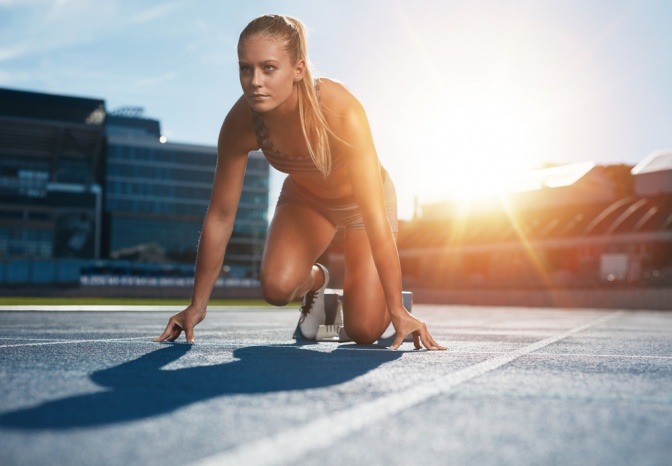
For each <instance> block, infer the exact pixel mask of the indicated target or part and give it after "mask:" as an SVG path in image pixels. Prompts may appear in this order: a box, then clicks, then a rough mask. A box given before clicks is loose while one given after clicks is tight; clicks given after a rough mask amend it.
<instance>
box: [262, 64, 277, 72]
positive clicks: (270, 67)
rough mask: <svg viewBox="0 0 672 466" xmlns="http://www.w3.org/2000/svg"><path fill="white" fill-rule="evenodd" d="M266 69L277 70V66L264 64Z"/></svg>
mask: <svg viewBox="0 0 672 466" xmlns="http://www.w3.org/2000/svg"><path fill="white" fill-rule="evenodd" d="M264 70H265V71H275V66H273V65H266V66H264Z"/></svg>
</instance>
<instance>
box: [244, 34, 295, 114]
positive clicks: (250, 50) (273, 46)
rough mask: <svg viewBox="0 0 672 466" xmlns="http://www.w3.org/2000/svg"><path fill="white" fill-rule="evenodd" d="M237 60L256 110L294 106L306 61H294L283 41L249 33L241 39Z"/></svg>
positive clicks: (246, 97) (245, 91)
mask: <svg viewBox="0 0 672 466" xmlns="http://www.w3.org/2000/svg"><path fill="white" fill-rule="evenodd" d="M238 62H239V65H240V85H241V86H242V88H243V93H244V95H245V99H246V100H247V102H248V103H249V104H250V106H251V107H252V108H253V109H254V110H255V111H257V112H259V113H263V112H268V111H270V110H275V109H278V108H279V109H283V108H287V109H293V108H294V107H293V106H294V104H295V98H296V96H295V93H294V88H295V87H294V83H295V82H297V81H300V80H301V78H302V77H303V71H304V68H305V64H304V62H303V61H299V62H298V63H296V64H292V61H291V58H290V56H289V54H288V53H287V52H286V50H285V47H284V44H283V43H282V42H280V41H279V40H277V39H275V38H272V37H268V36H264V35H260V34H256V35H254V36H251V37H248V38H247V39H245V41H244V42H242V43H241V46H240V48H239V51H238ZM283 104H284V105H283Z"/></svg>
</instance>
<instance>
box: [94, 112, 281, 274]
mask: <svg viewBox="0 0 672 466" xmlns="http://www.w3.org/2000/svg"><path fill="white" fill-rule="evenodd" d="M106 126H107V160H106V164H105V168H106V170H105V171H106V177H105V208H104V212H105V220H106V221H105V224H106V225H107V228H106V234H107V241H106V244H107V245H108V248H109V250H108V251H107V253H108V255H109V256H110V257H112V258H132V259H141V260H146V261H152V262H157V261H164V262H188V263H193V262H194V260H195V253H196V245H197V242H198V237H199V234H200V230H201V223H202V221H203V217H204V215H205V212H206V209H207V207H208V203H209V200H210V191H211V189H212V179H213V174H214V169H215V163H216V159H217V150H216V148H215V147H211V146H200V145H193V144H178V143H170V142H165V140H164V139H162V138H161V132H160V125H159V122H158V121H157V120H152V119H147V118H143V117H141V116H139V115H130V116H129V115H128V114H127V113H126V114H123V115H122V114H115V113H112V114H111V115H109V116H108V119H107V125H106ZM268 182H269V165H268V162H267V161H266V159H265V158H264V157H263V155H262V154H261V153H260V152H252V153H250V156H249V159H248V165H247V170H246V173H245V181H244V184H243V193H242V195H241V200H240V205H239V208H238V217H237V219H236V224H235V227H234V232H233V235H232V237H231V240H230V242H229V246H228V248H227V255H226V263H225V267H226V270H227V271H228V273H230V274H231V275H233V276H256V275H257V274H258V265H259V262H260V261H261V253H262V250H263V246H264V242H265V239H266V230H267V229H268V220H267V211H268V188H269V185H268Z"/></svg>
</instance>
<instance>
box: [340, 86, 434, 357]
mask: <svg viewBox="0 0 672 466" xmlns="http://www.w3.org/2000/svg"><path fill="white" fill-rule="evenodd" d="M342 93H344V95H343V96H339V100H340V101H341V102H344V104H343V105H344V106H343V107H341V108H340V110H341V112H342V113H341V112H339V113H340V118H339V119H338V121H337V123H336V125H334V128H333V129H334V132H335V136H337V137H336V138H334V139H340V141H334V146H335V147H334V148H335V149H336V150H338V151H340V152H342V153H343V154H344V156H345V160H346V167H347V170H348V175H349V178H350V182H351V184H352V189H353V193H354V196H355V199H356V200H357V202H358V204H359V207H360V209H361V211H362V217H363V219H364V227H365V229H366V233H367V235H368V238H369V243H370V245H371V251H372V253H373V260H374V262H375V264H376V269H377V270H378V276H379V277H380V281H381V284H382V286H383V291H384V293H385V300H386V302H387V308H388V311H389V312H390V316H391V318H392V323H393V324H394V327H395V329H396V331H397V335H396V338H395V340H394V343H393V344H392V346H391V348H393V349H396V348H398V347H399V345H401V343H402V342H403V340H404V338H405V337H406V335H408V334H413V340H414V343H415V346H416V348H420V343H421V342H422V344H423V345H424V346H425V347H426V348H427V349H430V350H435V349H445V348H444V347H442V346H440V345H439V344H437V343H436V342H435V341H434V339H433V338H432V336H431V335H430V334H429V331H428V330H427V327H426V325H425V324H424V323H423V322H421V321H419V320H418V319H416V318H415V317H414V316H412V315H411V314H410V313H409V312H408V311H407V310H406V309H405V308H404V306H403V302H402V294H401V292H402V280H401V266H400V263H399V253H398V251H397V244H396V240H395V237H394V234H393V232H392V229H391V228H390V225H389V222H388V219H387V214H386V210H385V195H384V190H383V180H382V178H381V175H380V162H379V160H378V155H377V153H376V149H375V146H374V143H373V138H372V136H371V130H370V127H369V122H368V119H367V117H366V113H365V111H364V109H363V107H362V105H361V104H360V103H359V102H358V101H357V100H356V99H355V98H354V97H353V96H352V95H351V94H349V93H348V92H347V91H345V90H343V91H342ZM332 147H333V146H332Z"/></svg>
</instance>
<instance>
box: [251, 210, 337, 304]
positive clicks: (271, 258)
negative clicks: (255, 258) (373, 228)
mask: <svg viewBox="0 0 672 466" xmlns="http://www.w3.org/2000/svg"><path fill="white" fill-rule="evenodd" d="M335 233H336V227H335V226H334V225H333V224H332V223H331V222H330V221H329V220H327V219H326V218H325V217H324V216H322V215H321V214H319V213H318V212H316V211H315V210H313V209H311V208H309V207H306V206H302V205H299V204H291V203H287V204H280V205H278V206H277V207H276V209H275V215H274V216H273V221H272V222H271V226H270V228H269V230H268V236H267V237H266V246H265V247H264V254H263V256H262V259H261V289H262V292H263V294H264V298H265V299H266V301H268V302H269V303H270V304H274V305H276V306H284V305H285V304H288V303H289V302H291V301H293V300H294V299H297V298H300V297H302V296H303V295H304V294H306V292H308V291H310V290H316V289H318V288H319V287H320V286H321V285H322V282H323V280H324V276H323V274H322V271H321V270H320V269H319V268H318V267H316V266H314V264H315V261H317V258H318V257H320V255H322V253H323V252H324V251H325V250H326V249H327V247H328V246H329V244H330V243H331V241H332V239H333V238H334V234H335Z"/></svg>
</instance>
